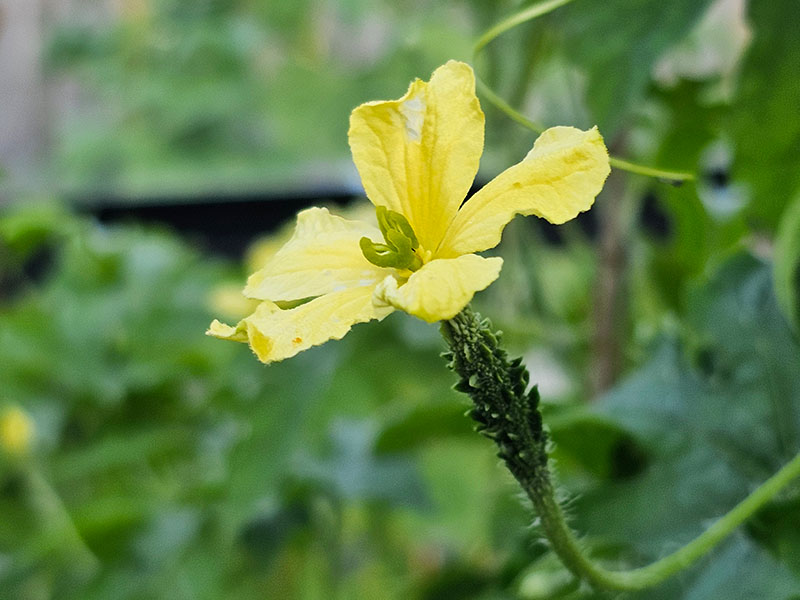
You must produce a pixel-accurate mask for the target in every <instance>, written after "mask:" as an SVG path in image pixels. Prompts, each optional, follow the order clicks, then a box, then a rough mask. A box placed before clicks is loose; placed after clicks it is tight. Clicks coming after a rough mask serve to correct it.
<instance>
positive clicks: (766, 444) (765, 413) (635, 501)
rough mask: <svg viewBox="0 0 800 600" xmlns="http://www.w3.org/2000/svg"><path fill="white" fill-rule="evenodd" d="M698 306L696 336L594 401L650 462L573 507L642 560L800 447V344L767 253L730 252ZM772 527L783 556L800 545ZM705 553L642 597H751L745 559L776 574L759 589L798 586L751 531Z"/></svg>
mask: <svg viewBox="0 0 800 600" xmlns="http://www.w3.org/2000/svg"><path fill="white" fill-rule="evenodd" d="M688 307H689V335H688V336H687V337H688V341H685V342H679V341H676V340H665V341H664V342H663V343H662V344H661V345H660V347H659V348H658V350H657V351H656V352H655V353H654V354H653V356H652V358H651V360H650V361H649V362H648V363H647V364H646V365H645V366H644V367H642V368H641V369H640V370H638V371H637V372H636V373H634V374H633V375H632V376H631V377H629V378H628V379H627V380H626V381H625V382H624V383H623V384H621V385H620V386H619V387H618V388H616V389H615V390H613V391H612V392H611V393H610V394H609V395H608V396H607V397H605V398H604V399H603V400H602V402H600V403H599V404H598V406H597V407H596V410H598V411H600V412H601V413H602V414H604V415H606V416H607V417H610V418H611V419H613V420H614V421H616V422H617V423H619V425H620V426H622V427H624V428H625V429H627V430H628V431H630V432H631V433H632V434H633V435H635V436H636V437H637V438H638V440H639V441H640V443H641V444H643V445H644V446H645V448H646V449H647V450H648V453H649V456H650V459H651V460H650V463H649V465H648V468H647V469H646V470H645V471H644V472H643V473H642V474H641V475H638V476H636V477H632V478H628V479H622V480H616V481H612V482H605V483H604V484H603V485H602V486H598V487H597V488H596V489H595V490H593V491H588V492H584V494H583V496H582V497H581V498H580V499H579V500H578V501H577V507H576V509H575V511H574V514H575V515H576V517H577V518H578V519H579V523H580V529H581V530H582V531H586V532H587V533H590V534H591V535H592V536H593V537H595V538H596V540H597V541H598V542H599V541H601V540H602V541H604V542H606V543H610V544H613V545H619V546H622V547H628V548H629V552H630V554H629V559H631V560H632V562H634V563H636V564H641V563H643V562H647V561H648V560H652V559H654V558H657V557H659V556H661V555H663V554H665V553H666V552H667V551H668V550H669V549H675V548H677V547H679V546H680V545H681V544H683V543H686V542H687V541H689V540H690V539H692V538H693V537H694V536H696V535H697V534H699V533H700V532H701V531H702V530H703V529H705V528H706V527H707V526H708V524H709V523H710V522H712V521H713V520H714V519H716V518H718V517H720V516H722V515H723V514H724V513H725V512H726V511H727V510H729V509H730V508H732V507H733V506H734V505H735V504H736V503H737V502H738V501H739V500H741V499H743V498H744V497H745V496H746V495H747V494H748V493H749V492H750V491H751V490H752V488H753V487H754V486H755V485H757V484H759V483H761V482H763V481H764V480H765V479H767V478H768V477H769V476H770V475H771V474H772V473H774V472H775V471H776V470H777V469H778V468H779V467H780V466H782V465H783V464H784V463H785V462H787V461H788V460H789V459H790V458H791V457H793V456H794V455H795V454H796V453H797V452H798V451H800V347H798V345H797V343H796V342H795V341H794V339H793V338H792V336H791V334H790V332H789V331H788V329H787V327H786V322H785V320H784V319H783V316H782V315H781V313H780V311H779V310H778V307H777V304H776V301H775V298H774V295H773V293H772V281H771V277H770V269H769V267H768V265H765V264H763V263H761V262H759V261H758V260H756V259H754V258H752V257H751V256H749V255H746V254H739V255H736V256H734V257H732V258H731V259H730V260H728V261H727V262H726V263H725V264H724V265H722V267H721V268H719V269H717V271H716V272H715V273H714V275H713V276H712V277H710V278H709V279H708V281H706V282H705V283H703V284H702V285H700V286H697V287H696V288H695V289H694V290H693V292H692V293H691V294H690V297H689V300H688ZM782 515H783V516H781V517H780V521H781V522H787V521H786V519H787V516H786V513H785V512H784V513H782ZM774 539H775V543H776V544H780V547H781V552H778V553H776V556H777V557H780V556H786V555H788V554H790V553H792V552H793V553H798V552H800V547H797V546H791V545H792V544H796V543H797V542H798V540H796V539H793V538H792V537H787V536H782V537H779V538H774ZM742 544H744V545H742ZM789 548H791V549H789ZM748 556H750V558H747V557H748ZM703 564H704V565H705V566H703V567H702V568H699V569H698V568H696V569H693V570H692V571H691V573H690V574H689V575H688V576H686V577H687V578H685V579H684V582H685V583H684V584H683V585H681V586H678V587H677V588H675V587H670V586H673V585H675V584H669V585H668V586H666V587H664V588H663V590H662V591H659V592H656V591H654V592H653V593H652V594H654V595H648V594H649V593H648V594H642V595H641V596H640V597H642V598H661V597H668V598H678V597H680V598H718V597H725V598H728V597H735V598H748V597H752V595H750V596H748V595H747V594H746V593H745V591H747V592H751V593H752V590H753V588H752V585H755V584H752V583H751V584H747V585H744V583H741V584H737V585H733V583H732V582H733V581H736V579H735V578H736V577H739V576H741V573H742V569H746V570H747V573H748V576H747V577H746V578H745V580H747V581H751V582H755V581H760V582H771V583H770V585H769V586H766V587H764V589H763V590H761V592H759V594H762V593H763V596H762V595H759V596H758V597H759V598H761V597H763V598H787V597H788V596H787V593H788V590H792V589H800V573H796V574H795V579H792V576H791V575H790V574H789V573H790V571H789V569H788V568H787V566H786V565H781V564H779V563H778V562H776V560H775V559H774V558H772V557H771V556H770V555H769V553H767V552H766V551H765V549H764V548H763V547H758V546H754V541H753V540H752V539H748V538H744V537H742V539H741V540H740V541H733V542H730V543H728V544H727V545H725V546H723V547H722V548H720V549H719V550H717V551H715V553H714V554H713V555H712V557H711V558H710V559H709V560H708V561H706V562H705V563H703ZM789 566H794V565H789ZM743 581H744V580H743ZM776 582H780V583H776ZM773 584H774V585H773ZM758 585H761V584H758ZM748 586H750V587H748ZM792 586H794V587H792ZM678 589H682V590H683V591H681V592H678V591H677V590H678ZM758 589H761V588H758ZM666 590H672V591H670V592H669V593H668V592H667V591H666ZM710 590H714V591H713V592H712V591H710ZM722 590H724V592H723V591H722ZM662 593H663V594H666V595H661V594H662ZM670 594H671V595H670ZM680 594H682V595H680ZM717 594H723V595H717ZM728 594H733V595H728Z"/></svg>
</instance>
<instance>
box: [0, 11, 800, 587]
mask: <svg viewBox="0 0 800 600" xmlns="http://www.w3.org/2000/svg"><path fill="white" fill-rule="evenodd" d="M526 4H528V3H519V2H511V1H505V2H498V3H485V2H479V1H477V0H476V1H474V2H453V3H435V2H424V1H420V2H411V1H402V2H399V3H391V4H388V3H366V2H361V1H359V0H349V1H347V2H322V1H303V2H296V3H280V2H267V3H250V2H243V1H231V0H214V1H205V2H200V3H194V4H192V5H191V6H188V5H183V4H178V3H176V2H174V1H173V0H144V1H140V2H125V3H121V4H120V6H121V7H122V8H121V13H120V15H119V18H118V19H114V20H113V21H112V22H110V23H107V24H106V25H105V26H102V27H100V26H97V25H93V26H91V27H89V26H86V25H76V24H72V25H70V26H69V27H67V26H64V27H60V28H59V29H58V30H56V31H55V32H54V37H53V41H52V46H51V48H50V52H49V60H50V64H51V66H52V67H53V69H54V72H55V73H57V74H58V76H59V77H68V78H71V79H72V80H74V81H78V82H80V84H81V86H82V89H83V91H84V92H85V93H87V94H89V95H90V98H91V100H90V101H88V102H86V103H83V104H82V105H81V106H82V107H83V108H82V109H81V110H83V112H81V111H80V110H79V111H77V112H76V113H73V114H72V115H71V117H70V118H69V119H67V120H66V121H64V128H63V130H61V131H60V132H59V135H58V136H57V142H58V153H57V157H56V158H57V164H56V172H57V173H58V174H60V181H61V183H62V184H63V185H64V186H65V187H67V188H72V189H76V188H77V189H98V188H103V189H107V190H114V191H120V192H127V193H144V192H147V193H160V194H169V193H173V192H175V191H180V192H189V191H198V190H203V189H208V188H209V187H211V188H213V189H220V188H221V189H226V190H234V191H235V190H237V189H245V188H250V187H254V186H259V187H260V186H268V185H269V184H270V183H275V184H276V185H277V184H280V185H284V186H291V185H292V182H297V181H301V182H302V183H303V184H304V185H314V184H320V185H325V186H335V185H341V184H342V182H343V181H344V182H345V184H347V185H349V184H350V183H351V182H352V181H354V180H353V179H352V175H351V174H352V166H350V165H349V161H348V159H347V147H346V128H347V115H348V114H349V111H350V110H351V108H352V107H353V106H355V105H357V104H358V103H360V102H363V101H365V100H371V99H375V98H392V97H397V96H399V95H400V94H401V93H402V92H403V90H404V89H405V85H406V83H407V82H408V81H409V80H411V79H412V78H413V77H416V76H420V77H427V75H428V74H429V73H430V71H431V70H432V69H433V68H434V67H435V66H437V65H438V64H440V63H441V62H443V61H444V60H446V59H448V58H467V57H468V56H469V49H470V44H471V41H472V39H473V36H474V35H475V34H477V33H478V32H479V31H480V30H482V29H483V28H485V27H487V26H489V25H490V24H492V23H494V22H496V21H497V20H499V19H500V18H502V17H503V16H506V15H508V14H510V13H511V12H512V11H513V10H515V9H516V8H518V7H520V6H523V5H526ZM792 8H793V5H792V3H791V2H789V1H788V0H785V1H780V2H777V1H776V2H755V1H753V2H750V3H745V2H741V1H739V0H716V1H713V2H711V1H708V2H688V1H683V0H681V1H679V2H671V3H669V2H658V1H656V0H636V1H635V2H617V1H616V0H613V1H605V2H591V1H590V0H576V2H574V3H573V4H571V5H569V6H568V7H565V8H564V9H559V10H557V11H555V12H554V13H552V14H550V15H548V16H546V17H544V18H542V19H539V20H537V21H534V22H531V23H527V24H525V25H523V26H520V27H518V28H516V29H514V30H512V31H510V32H508V33H507V34H504V35H503V36H501V37H500V38H498V39H497V40H496V41H495V42H493V43H492V44H491V45H490V46H488V47H487V48H486V51H485V53H484V56H482V57H481V61H479V64H477V65H476V68H477V70H478V71H479V72H480V73H481V74H483V75H485V77H486V79H487V80H488V81H490V82H491V84H492V85H493V86H495V87H496V88H497V89H498V90H499V91H500V92H501V93H502V95H503V97H505V98H507V99H509V101H510V102H512V104H513V105H514V106H517V107H520V108H521V110H523V112H525V114H526V115H528V116H529V117H531V118H533V119H535V120H538V121H542V122H545V123H546V124H556V123H559V124H563V123H569V124H576V125H581V126H588V125H592V124H595V123H599V124H600V125H601V128H602V131H603V133H604V134H605V136H606V140H607V141H608V142H609V145H610V146H611V147H612V149H613V151H614V152H615V153H617V154H620V155H623V156H625V157H629V158H632V159H635V160H640V161H644V162H648V163H652V164H657V165H660V166H664V167H670V168H679V169H688V170H691V171H693V172H696V173H697V175H698V180H697V182H696V184H686V185H684V186H682V187H671V186H668V185H665V184H663V183H661V182H657V181H652V180H648V179H643V178H639V177H627V178H626V177H623V176H622V175H621V174H616V175H615V179H612V180H611V181H610V182H609V186H608V190H607V191H606V192H605V194H604V195H603V196H601V197H600V199H599V200H598V205H599V206H598V208H599V209H601V210H600V211H598V210H595V211H592V212H590V213H587V214H586V215H584V216H582V217H581V218H580V219H578V220H577V221H576V222H574V223H570V224H568V225H566V226H563V227H560V228H558V229H557V230H555V231H554V230H553V229H551V228H543V227H541V226H540V223H538V222H537V221H536V220H534V219H527V220H521V219H520V220H517V221H515V222H514V223H513V224H512V225H511V226H509V228H508V229H507V230H506V233H505V235H504V239H503V244H502V246H501V247H500V248H499V251H498V252H499V254H501V255H502V256H503V257H504V259H505V263H504V268H503V274H502V276H501V278H500V280H499V281H498V282H497V283H496V284H494V285H493V286H492V287H491V288H489V289H488V290H487V291H486V292H485V293H482V294H480V295H479V296H478V298H476V305H477V308H478V309H479V310H481V311H482V312H484V313H485V314H487V315H488V316H490V317H492V318H493V320H494V321H495V323H496V324H497V325H498V326H500V327H501V328H502V329H503V330H504V331H505V338H504V339H505V340H506V342H507V344H508V346H509V349H510V350H511V352H512V353H519V354H522V355H523V356H524V357H525V362H526V364H528V365H529V367H530V369H531V371H532V379H533V381H536V382H538V383H539V385H540V389H541V391H542V394H543V397H544V399H545V401H546V404H545V406H544V410H545V421H546V422H547V423H548V426H549V428H550V432H551V436H552V439H553V442H554V444H553V456H554V458H555V464H556V469H557V473H558V476H559V479H560V480H561V481H562V482H563V484H564V487H565V490H566V491H565V496H566V500H567V505H568V510H569V513H570V515H571V516H572V520H573V523H574V525H575V526H576V528H577V529H578V530H579V531H581V532H584V533H585V534H586V535H587V536H588V538H589V542H590V543H591V546H592V548H594V549H595V550H596V552H597V555H598V557H600V558H603V559H606V560H609V561H610V562H611V563H612V564H618V565H620V566H630V565H640V564H643V563H644V562H646V561H648V560H652V559H654V558H656V557H658V556H660V555H663V554H666V553H667V552H668V551H670V550H672V549H674V548H676V547H678V545H680V544H681V543H683V542H685V541H687V540H689V539H690V538H692V537H693V536H694V535H696V534H697V533H699V532H700V531H702V530H703V529H704V528H705V527H707V526H708V524H709V523H710V522H711V520H712V519H714V518H715V517H717V516H719V515H722V514H724V513H725V512H726V511H727V510H728V509H729V508H731V507H732V506H733V505H734V504H735V503H736V502H737V501H738V500H740V499H741V498H743V497H744V496H745V495H746V494H747V493H748V491H749V490H751V489H752V488H753V487H754V486H756V485H757V484H758V483H760V482H761V481H763V480H764V479H766V478H767V477H768V476H769V475H770V474H772V473H773V472H774V471H775V470H776V469H777V468H778V467H779V466H780V465H782V464H783V463H785V462H786V461H787V460H788V458H789V457H791V456H793V455H794V454H795V453H797V452H798V450H799V449H800V346H798V340H799V339H800V338H798V329H797V328H798V323H799V322H800V313H798V310H799V309H798V307H799V306H800V300H798V298H800V277H799V276H798V274H799V273H800V270H799V267H798V266H799V265H800V245H799V242H798V240H800V220H799V219H798V215H799V214H800V212H799V211H798V207H800V204H798V200H797V198H798V193H800V189H798V188H799V186H800V180H798V170H797V168H796V163H797V160H798V157H799V156H800V112H798V111H797V106H798V105H800V98H798V91H799V90H800V87H798V86H797V83H796V73H797V71H798V68H797V66H798V64H799V63H798V61H800V36H798V35H796V32H795V31H794V30H793V29H792V28H791V27H789V26H788V25H787V23H788V21H787V19H788V18H789V17H787V15H791V14H792V12H791V10H792ZM483 104H484V109H485V110H486V112H487V142H488V144H489V147H488V153H487V155H485V159H484V163H483V165H482V167H483V168H484V170H485V172H486V173H487V174H491V173H493V172H496V171H497V170H499V169H500V168H504V167H505V166H507V165H508V164H510V162H512V161H516V160H518V158H519V157H520V156H522V155H524V152H525V151H526V150H527V148H529V147H530V144H531V135H530V134H529V132H527V131H524V130H521V129H520V128H518V127H516V126H515V125H514V124H513V123H511V122H509V121H508V120H507V119H506V118H505V117H504V116H503V115H500V114H499V113H497V112H496V111H493V110H492V109H491V107H490V106H488V105H487V103H486V102H484V103H483ZM343 165H347V166H346V167H343ZM343 169H346V173H347V174H346V175H344V176H343V175H342V173H343V172H345V171H343ZM612 195H613V196H612ZM612 200H613V201H614V204H613V205H614V206H615V207H616V208H615V209H614V213H613V214H614V216H615V217H616V218H618V219H619V222H620V226H619V231H620V233H619V236H620V238H621V239H620V240H618V241H619V243H620V244H621V246H622V248H623V249H624V252H623V254H624V256H623V257H622V258H621V259H619V260H620V263H619V265H621V266H620V271H619V273H618V278H619V284H620V285H621V286H622V293H621V295H620V297H621V302H622V303H623V305H624V306H623V310H622V311H621V313H622V315H623V322H622V323H621V324H620V326H619V327H618V328H617V334H618V336H619V337H620V339H621V346H622V347H623V348H624V352H625V356H624V359H625V363H624V365H623V371H624V373H625V377H624V378H623V379H622V380H621V381H620V382H619V383H618V384H617V385H616V386H615V387H614V388H613V389H611V390H610V391H609V392H608V393H607V394H605V395H603V396H602V397H600V398H597V399H592V400H595V401H593V402H588V401H587V397H588V396H589V394H588V392H587V390H588V389H589V384H588V382H587V380H588V373H589V371H590V369H591V365H592V364H593V362H592V361H593V353H596V352H597V351H598V350H597V349H596V348H593V347H592V344H591V338H592V331H593V326H594V323H595V320H596V318H597V315H596V314H595V308H596V307H595V290H596V284H597V277H598V273H599V272H600V267H601V266H602V264H601V261H602V260H605V258H603V257H602V255H601V253H599V252H598V248H599V247H600V244H598V242H597V241H596V240H597V237H598V234H597V231H598V229H600V230H601V234H600V235H602V228H603V227H604V226H605V222H604V220H603V216H602V215H603V213H602V210H605V209H606V208H607V207H609V206H610V205H611V201H612ZM609 212H610V211H607V213H606V216H607V214H608V213H609ZM281 235H283V234H281ZM274 242H275V240H274V239H272V240H267V241H265V242H263V243H261V244H258V245H257V246H256V247H255V249H254V250H253V252H252V253H251V260H252V261H259V260H263V256H264V253H269V252H271V251H272V250H271V248H274V246H275V243H274ZM259 256H261V257H262V259H259V258H257V257H259ZM606 258H607V257H606ZM252 268H253V266H252V265H248V266H247V267H243V266H241V265H233V264H231V263H228V262H224V261H222V260H219V259H211V258H209V257H208V256H202V255H200V254H199V253H198V252H197V251H195V250H193V249H191V248H190V247H188V246H187V245H186V244H185V242H183V241H181V239H180V238H179V237H178V236H177V235H175V234H174V233H171V232H169V231H166V230H162V229H155V230H154V229H153V228H146V227H143V226H125V227H121V226H114V227H112V226H107V225H101V224H98V223H95V222H93V221H91V220H89V219H87V218H83V217H76V216H74V215H73V214H72V213H71V212H70V211H69V210H67V209H64V208H62V207H60V206H58V205H55V204H50V203H39V202H28V203H27V204H22V203H20V204H17V205H15V206H10V207H6V208H5V209H4V211H3V213H2V214H0V415H2V416H0V419H6V420H5V421H3V425H1V426H0V427H2V431H3V439H5V440H7V441H6V442H5V443H4V442H2V440H0V445H3V444H5V445H3V448H2V450H0V511H2V514H3V519H1V520H0V598H2V599H5V598H8V599H9V600H11V599H13V600H17V599H22V600H28V599H31V600H38V599H40V598H41V599H45V598H64V599H67V598H70V599H71V598H80V599H89V600H91V599H94V598H96V599H103V600H106V599H110V600H115V599H128V598H130V599H134V598H135V599H140V598H178V599H180V598H191V599H196V598H232V599H236V598H242V599H244V598H262V597H275V598H302V599H314V598H325V599H327V598H387V599H392V598H398V599H399V598H403V599H407V598H412V599H414V598H417V599H420V600H422V599H430V600H433V599H436V600H439V599H447V598H453V599H459V600H460V599H465V598H475V599H482V600H490V599H491V600H499V599H511V598H522V599H535V598H566V599H573V600H577V599H585V598H593V597H599V596H595V595H593V594H592V593H591V592H590V591H588V590H586V589H583V588H581V587H580V586H578V585H577V584H576V582H574V581H573V580H572V578H571V577H570V576H569V575H568V574H566V573H565V572H564V571H563V569H562V567H561V566H560V564H559V563H558V562H557V561H556V560H555V559H554V557H553V556H552V554H550V553H549V552H548V551H547V548H546V546H545V545H544V544H542V543H540V541H539V539H540V538H539V535H538V533H537V531H536V529H535V528H533V529H531V528H528V527H527V525H528V524H529V521H530V514H529V512H528V509H527V507H526V506H525V505H524V504H523V503H522V502H520V500H519V498H518V497H517V496H516V493H517V488H516V487H515V484H514V482H513V480H512V479H511V478H510V476H508V475H507V474H506V473H505V472H504V471H503V470H502V468H501V467H500V466H499V464H498V461H497V459H496V458H495V457H494V456H493V450H492V447H491V445H490V444H489V443H488V442H487V441H485V440H483V439H481V438H480V437H479V436H477V435H475V434H474V433H473V432H472V431H471V425H470V423H469V421H468V420H467V419H466V418H465V417H464V416H463V413H464V412H465V410H466V405H465V404H464V402H465V401H464V399H462V398H460V397H459V396H458V395H457V394H456V393H455V392H453V391H451V390H450V389H449V385H450V383H452V381H451V379H450V377H449V376H448V374H447V371H446V369H444V362H443V361H442V360H441V359H440V358H438V353H439V351H440V350H441V348H442V345H441V341H440V340H439V338H438V335H437V332H436V328H435V327H433V326H428V325H426V324H424V323H422V322H419V321H414V320H413V319H411V318H408V317H406V316H405V315H393V316H391V317H389V318H387V319H386V320H385V321H384V322H382V323H373V324H370V325H369V326H358V327H355V328H354V330H353V332H352V333H351V334H349V335H348V336H347V337H346V338H345V339H344V340H342V341H341V342H336V343H332V344H328V345H326V346H323V347H321V348H316V349H313V350H310V351H308V352H306V353H303V354H302V355H300V356H298V357H296V358H294V359H292V360H290V361H288V362H286V363H281V364H277V365H272V366H270V367H264V366H263V365H260V364H259V363H258V362H257V361H256V360H255V359H254V358H253V357H252V355H251V354H250V352H249V351H248V349H247V348H246V347H244V346H240V345H236V344H225V343H221V342H218V341H215V340H211V339H208V338H205V337H204V336H203V335H202V333H203V331H204V329H205V327H206V326H207V325H208V323H209V322H210V320H211V318H212V317H214V316H220V315H219V314H218V313H217V311H218V310H223V308H222V307H224V310H225V311H228V312H231V313H235V312H236V311H240V310H244V307H243V306H241V305H240V304H238V303H237V302H231V301H230V289H231V286H238V285H240V284H241V282H242V281H243V279H244V277H245V274H246V271H250V270H252ZM231 318H232V319H234V318H235V315H233V316H231ZM790 325H793V327H794V330H793V329H792V328H791V326H790ZM600 350H601V351H602V349H600ZM9 415H12V416H13V418H12V419H11V420H10V421H9V420H8V416H9ZM20 424H22V425H20ZM26 424H27V425H26ZM20 427H22V428H20ZM25 427H28V429H27V430H24V428H25ZM23 434H24V435H23ZM15 436H16V437H15ZM8 440H12V441H13V440H16V442H14V443H8ZM21 441H24V443H17V442H21ZM15 444H16V445H15ZM20 450H21V451H20ZM798 515H800V488H798V487H797V485H795V486H793V487H790V488H789V489H787V490H786V491H785V492H784V493H783V494H782V495H781V496H780V497H779V498H777V499H776V500H775V501H774V502H772V503H771V504H770V505H769V506H768V507H766V508H765V509H764V510H762V511H761V512H760V513H759V514H758V515H757V517H756V518H755V519H754V520H752V521H751V522H750V523H748V524H747V526H746V527H744V528H742V529H741V531H740V532H739V533H737V535H736V536H734V537H733V538H732V539H731V540H729V541H728V542H726V543H725V544H723V545H722V546H720V548H719V549H718V550H717V551H715V552H714V553H713V554H712V555H711V556H710V557H708V558H707V559H705V560H703V561H701V563H700V564H698V565H696V566H695V567H694V568H693V569H691V570H690V571H689V572H687V573H686V574H684V575H682V576H681V577H678V578H676V579H675V580H674V581H671V582H668V583H666V584H664V585H663V586H662V587H661V588H658V589H656V590H651V591H649V592H645V593H642V594H638V595H631V596H630V597H632V598H642V599H644V598H647V599H648V600H650V599H653V600H658V599H660V598H665V599H667V598H669V599H670V600H673V599H679V600H717V599H718V598H726V599H728V598H730V599H734V600H736V599H739V598H741V599H742V600H745V599H747V600H749V599H751V598H759V599H762V598H763V599H767V600H771V599H776V600H796V599H797V598H798V597H800V562H798V556H800V535H798V533H797V532H798V531H800V516H798Z"/></svg>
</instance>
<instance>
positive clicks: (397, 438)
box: [375, 361, 476, 454]
mask: <svg viewBox="0 0 800 600" xmlns="http://www.w3.org/2000/svg"><path fill="white" fill-rule="evenodd" d="M442 365H444V361H442ZM466 411H467V408H466V407H465V406H464V405H463V404H461V403H460V402H458V401H454V402H452V403H448V404H433V405H423V406H417V407H415V408H413V409H412V410H411V411H409V412H407V413H406V414H404V415H402V416H401V417H399V418H396V419H393V420H391V421H389V422H388V423H387V424H386V425H384V427H383V428H382V429H381V431H380V432H379V433H378V436H377V438H376V440H375V451H376V452H378V453H379V454H383V453H393V452H409V451H413V450H416V449H418V448H420V447H422V446H424V445H426V444H429V443H431V442H435V441H441V440H443V439H446V438H451V437H462V436H463V437H465V438H471V437H472V436H475V435H476V434H475V432H474V427H473V423H472V421H470V419H469V418H468V417H467V416H466V414H465V413H466Z"/></svg>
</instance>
